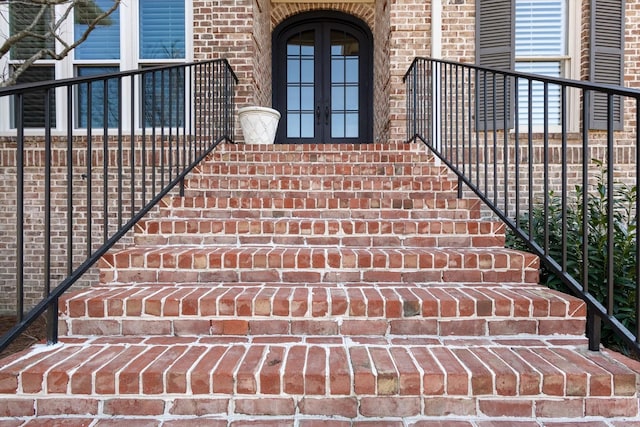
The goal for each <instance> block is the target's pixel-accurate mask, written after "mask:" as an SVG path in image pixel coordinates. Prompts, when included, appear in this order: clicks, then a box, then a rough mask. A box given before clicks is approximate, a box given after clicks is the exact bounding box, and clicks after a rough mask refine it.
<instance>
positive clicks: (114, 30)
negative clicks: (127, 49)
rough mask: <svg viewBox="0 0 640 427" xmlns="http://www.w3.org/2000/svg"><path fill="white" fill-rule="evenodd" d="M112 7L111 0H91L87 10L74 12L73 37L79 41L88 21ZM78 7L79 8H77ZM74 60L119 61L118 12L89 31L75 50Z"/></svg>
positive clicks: (117, 10)
mask: <svg viewBox="0 0 640 427" xmlns="http://www.w3.org/2000/svg"><path fill="white" fill-rule="evenodd" d="M112 6H113V0H93V2H91V3H90V6H87V10H81V11H76V16H75V25H74V31H75V34H74V37H75V39H76V40H77V39H79V38H80V37H81V36H82V35H83V34H84V32H85V31H86V30H87V28H88V25H87V24H88V21H89V20H92V19H95V17H96V16H98V15H100V14H102V13H104V12H105V11H106V10H109V9H110V8H111V7H112ZM78 7H79V6H78ZM74 52H75V58H76V59H80V60H82V59H120V10H119V9H116V10H115V11H114V12H113V13H112V14H111V15H109V17H108V18H106V19H104V20H103V21H101V23H100V24H99V25H98V26H97V27H96V28H94V29H93V31H91V33H90V34H89V37H88V38H87V39H86V40H85V41H84V42H82V43H81V44H80V45H79V46H78V47H76V48H75V50H74Z"/></svg>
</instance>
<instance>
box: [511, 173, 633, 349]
mask: <svg viewBox="0 0 640 427" xmlns="http://www.w3.org/2000/svg"><path fill="white" fill-rule="evenodd" d="M594 162H595V163H596V164H597V166H598V168H599V174H598V175H597V178H596V182H595V184H594V188H593V191H590V192H588V193H587V221H588V226H587V236H588V246H587V247H588V249H587V251H588V253H587V257H586V259H587V265H588V269H587V271H588V280H589V292H590V293H591V294H592V295H593V296H594V297H596V298H597V300H598V301H600V302H601V303H602V304H603V305H604V306H605V307H606V306H607V296H608V274H607V269H608V267H607V265H608V242H607V230H608V228H609V224H608V218H609V217H608V207H607V185H606V179H605V176H606V169H605V168H604V167H603V164H602V162H599V161H594ZM636 197H637V188H636V187H635V186H633V187H629V186H627V185H624V184H618V183H616V185H615V195H614V210H613V242H614V253H613V256H614V267H613V268H614V272H613V277H614V307H613V314H614V316H615V317H616V318H617V319H618V320H619V321H620V322H621V323H622V324H623V325H625V326H626V327H627V328H629V329H630V330H631V331H635V327H636V318H635V307H636V287H635V284H636V279H637V277H636V251H635V249H636V248H635V245H636V234H637V217H636V213H635V203H636ZM569 199H570V200H571V201H570V202H568V203H567V214H566V227H567V235H566V244H567V259H566V266H565V269H566V271H567V273H568V274H569V275H571V276H572V277H574V278H575V279H576V280H577V281H578V282H580V283H584V278H583V256H582V251H583V245H582V242H583V239H584V233H583V227H582V224H583V220H584V218H585V215H584V210H583V207H582V188H581V187H580V186H576V188H575V194H574V197H569ZM531 217H532V224H531V229H530V228H529V214H528V213H525V214H524V215H522V216H521V217H520V218H519V226H520V227H521V228H522V229H523V230H525V232H527V231H529V230H531V231H530V232H531V236H532V238H533V240H534V241H535V242H536V243H537V244H538V245H540V246H541V247H543V248H544V247H545V246H544V228H545V218H546V219H547V221H548V225H547V226H548V229H549V233H548V239H549V244H548V248H549V255H550V256H551V257H552V258H553V259H554V260H555V261H556V262H557V263H558V264H560V265H562V263H563V261H562V201H561V199H560V198H559V197H558V196H556V195H555V194H554V193H550V195H549V200H548V208H547V214H546V217H545V212H544V207H543V205H542V204H541V203H538V204H536V205H535V206H534V207H533V209H532V216H531ZM507 246H508V247H512V248H516V249H522V250H528V246H527V245H526V244H525V243H524V242H523V241H521V240H520V239H518V238H517V237H516V236H515V234H513V233H512V232H509V233H508V234H507ZM541 282H542V283H543V284H546V285H547V286H549V287H550V288H553V289H557V290H560V291H563V292H570V291H569V289H568V288H567V286H566V285H565V284H564V283H563V282H562V281H561V280H560V278H559V277H558V276H556V275H555V274H554V273H553V272H551V271H549V270H548V269H546V268H545V267H544V263H543V268H542V274H541ZM602 337H603V338H602V340H603V344H604V345H605V346H607V347H611V348H616V349H618V350H624V345H623V343H622V340H621V339H620V338H619V337H617V336H616V335H615V334H614V333H613V331H612V330H611V328H610V327H609V326H608V325H605V326H604V328H603V331H602Z"/></svg>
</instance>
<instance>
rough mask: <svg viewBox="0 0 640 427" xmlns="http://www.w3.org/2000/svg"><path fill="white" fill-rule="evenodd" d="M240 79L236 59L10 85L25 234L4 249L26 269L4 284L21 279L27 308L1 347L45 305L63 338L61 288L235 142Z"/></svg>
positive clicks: (14, 181)
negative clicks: (194, 171) (218, 150)
mask: <svg viewBox="0 0 640 427" xmlns="http://www.w3.org/2000/svg"><path fill="white" fill-rule="evenodd" d="M236 84H237V78H236V76H235V74H234V73H233V71H232V70H231V68H230V66H229V64H228V62H227V61H225V60H212V61H206V62H198V63H189V64H180V65H172V66H163V67H154V68H146V69H143V70H136V71H129V72H121V73H116V74H109V75H100V76H93V77H87V78H75V79H69V80H60V81H52V82H44V83H36V84H26V85H17V86H12V87H8V88H4V89H0V101H2V98H4V99H5V100H6V99H9V102H8V104H10V105H11V110H12V111H11V124H10V127H11V128H12V129H13V132H14V136H9V137H7V138H4V141H5V142H4V147H5V152H6V151H8V150H7V149H6V147H7V146H11V147H15V165H14V167H8V168H5V171H4V173H3V177H4V180H5V181H6V182H5V183H4V184H5V187H12V188H13V187H14V188H15V194H12V195H8V196H7V195H5V196H4V197H3V200H11V199H12V198H13V199H14V201H15V209H4V210H2V214H3V215H4V217H3V218H0V220H1V222H2V223H3V224H5V225H6V224H9V225H7V226H6V227H5V230H3V233H8V234H9V235H13V236H14V237H15V245H9V246H12V247H8V248H7V247H3V248H1V249H2V250H4V251H5V252H4V254H3V256H5V257H9V259H12V260H13V261H12V262H13V263H14V265H15V276H14V277H11V278H10V279H8V280H5V283H4V284H3V285H4V286H5V288H6V287H7V286H8V285H11V283H7V282H9V281H11V282H13V284H14V286H13V287H14V288H15V295H16V298H15V309H16V316H17V322H16V324H15V326H14V327H13V328H12V329H11V330H10V331H9V332H8V333H7V334H6V335H4V336H3V337H2V338H1V339H0V351H2V350H3V349H4V348H6V347H7V346H8V345H9V344H10V343H11V342H12V340H14V339H15V338H16V337H17V336H18V335H19V334H20V333H21V332H22V331H24V330H25V329H26V328H27V327H28V326H29V324H30V323H32V322H33V321H34V320H35V319H36V318H38V317H39V316H41V315H42V314H43V313H44V312H45V311H46V312H47V328H48V337H47V340H48V342H49V343H55V342H56V341H57V335H58V331H57V301H58V299H59V297H60V296H61V295H62V294H63V293H64V292H65V291H66V290H67V289H69V287H71V286H72V285H73V284H74V283H76V282H77V281H78V280H79V279H80V278H81V277H82V276H83V274H85V273H87V272H88V271H89V270H90V269H91V268H92V266H94V264H95V263H96V262H97V261H98V260H99V259H100V257H101V256H102V255H104V254H105V253H106V252H107V250H109V249H110V248H111V247H113V246H114V245H115V244H116V243H117V242H118V241H119V239H121V238H122V237H123V236H125V235H126V234H127V232H128V231H129V230H131V229H132V227H133V226H134V224H135V223H136V222H138V221H139V220H140V219H141V218H142V217H143V216H144V215H145V214H146V213H147V212H149V211H150V210H151V209H152V208H153V207H154V206H155V205H156V204H157V203H158V202H159V201H160V200H161V199H162V198H163V197H165V196H166V195H168V194H169V193H170V192H171V191H172V190H174V188H175V189H176V190H175V191H180V192H181V193H182V191H183V190H184V177H185V175H186V174H187V173H188V172H189V171H191V170H192V169H193V168H194V167H195V165H196V164H197V163H198V162H200V161H201V160H202V159H203V158H204V157H205V156H206V155H207V154H208V153H209V152H210V151H211V150H212V149H213V148H214V147H215V146H216V145H217V144H219V143H220V142H223V141H230V142H232V141H233V134H234V90H235V85H236ZM6 104H7V103H5V105H6ZM11 151H13V148H12V149H11ZM9 157H12V158H13V156H9ZM10 172H11V173H10ZM8 217H12V218H10V219H8ZM8 221H10V222H8ZM11 223H13V224H14V226H12V225H11ZM6 228H10V230H9V229H6ZM5 237H6V236H5ZM8 251H9V252H10V253H9V252H8ZM95 275H96V273H95V272H94V277H95ZM3 277H4V278H5V279H6V275H4V276H3ZM34 293H35V294H36V296H35V297H34ZM38 295H39V296H38Z"/></svg>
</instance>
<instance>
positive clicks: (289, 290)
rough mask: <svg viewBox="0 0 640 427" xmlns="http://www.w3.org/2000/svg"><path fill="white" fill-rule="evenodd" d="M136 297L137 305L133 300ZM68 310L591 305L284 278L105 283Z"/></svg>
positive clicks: (508, 311)
mask: <svg viewBox="0 0 640 427" xmlns="http://www.w3.org/2000/svg"><path fill="white" fill-rule="evenodd" d="M127 303H130V304H131V306H128V304H127ZM59 310H60V312H61V314H63V315H66V316H69V317H80V316H89V317H96V318H99V317H107V316H140V315H150V316H167V317H172V316H187V317H189V316H198V317H201V316H223V317H225V316H231V317H250V316H269V317H271V316H273V317H275V318H305V319H309V320H311V319H327V318H332V317H337V318H351V317H354V318H360V317H361V318H367V319H374V318H389V319H422V318H448V319H451V318H456V317H469V318H484V317H497V318H500V317H508V318H534V317H536V318H547V317H551V318H576V319H582V320H584V318H585V315H586V308H585V303H584V302H583V301H582V300H580V299H578V298H575V297H572V296H570V295H567V294H564V293H562V292H558V291H555V290H553V289H549V288H547V287H544V286H540V285H535V284H533V285H522V284H513V285H508V284H504V283H500V284H494V285H491V286H490V285H486V284H482V285H477V284H476V285H474V284H467V283H461V284H458V285H457V286H442V285H441V284H403V283H388V284H375V283H347V284H335V285H334V286H324V285H323V286H318V285H315V286H314V285H286V284H281V283H265V284H261V285H256V284H255V283H217V284H210V285H203V284H198V283H193V284H171V283H166V284H161V283H153V284H133V285H121V286H114V285H99V286H94V287H91V288H87V289H80V290H77V291H72V292H70V293H68V294H65V295H64V296H63V297H62V298H61V301H60V308H59Z"/></svg>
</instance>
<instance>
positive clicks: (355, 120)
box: [272, 11, 373, 144]
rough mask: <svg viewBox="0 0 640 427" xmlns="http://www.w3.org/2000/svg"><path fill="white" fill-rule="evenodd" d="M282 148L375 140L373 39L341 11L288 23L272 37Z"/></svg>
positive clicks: (299, 17)
mask: <svg viewBox="0 0 640 427" xmlns="http://www.w3.org/2000/svg"><path fill="white" fill-rule="evenodd" d="M272 41H273V86H272V88H273V106H274V108H276V109H277V110H278V111H280V112H281V114H282V118H281V120H280V123H279V126H278V132H277V136H276V142H277V143H285V144H287V143H364V142H371V140H372V134H373V112H372V111H373V36H372V34H371V30H369V27H368V26H367V24H366V23H364V22H363V21H361V20H360V19H358V18H356V17H353V16H351V15H347V14H345V13H342V12H336V11H313V12H306V13H301V14H299V15H295V16H293V17H291V18H288V19H286V20H285V21H283V22H282V23H281V24H279V25H278V26H277V27H276V28H275V30H274V32H273V40H272Z"/></svg>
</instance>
